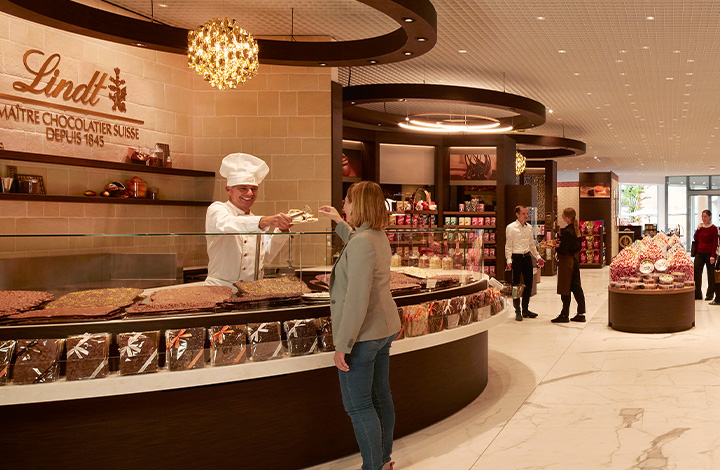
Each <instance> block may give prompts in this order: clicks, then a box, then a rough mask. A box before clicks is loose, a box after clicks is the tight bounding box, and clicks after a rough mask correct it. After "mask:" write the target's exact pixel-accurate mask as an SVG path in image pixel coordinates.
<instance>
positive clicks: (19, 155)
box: [0, 150, 215, 178]
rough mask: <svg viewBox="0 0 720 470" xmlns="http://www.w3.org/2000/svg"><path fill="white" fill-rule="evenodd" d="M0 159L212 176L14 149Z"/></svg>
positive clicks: (2, 152)
mask: <svg viewBox="0 0 720 470" xmlns="http://www.w3.org/2000/svg"><path fill="white" fill-rule="evenodd" d="M0 160H19V161H23V162H34V163H45V164H52V165H68V166H80V167H85V168H104V169H107V170H121V171H129V172H138V173H158V174H161V175H173V176H194V177H202V178H214V177H215V173H214V172H212V171H200V170H186V169H182V168H161V167H155V166H144V165H135V164H132V163H119V162H107V161H104V160H91V159H89V158H75V157H62V156H59V155H48V154H44V153H30V152H17V151H14V150H0Z"/></svg>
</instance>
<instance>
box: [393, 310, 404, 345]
mask: <svg viewBox="0 0 720 470" xmlns="http://www.w3.org/2000/svg"><path fill="white" fill-rule="evenodd" d="M397 311H398V316H399V317H400V325H401V326H400V331H399V332H398V334H397V337H395V340H396V341H397V340H399V339H403V338H404V337H405V312H404V311H403V308H402V307H398V309H397Z"/></svg>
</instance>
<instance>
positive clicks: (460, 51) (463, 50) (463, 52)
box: [458, 49, 467, 54]
mask: <svg viewBox="0 0 720 470" xmlns="http://www.w3.org/2000/svg"><path fill="white" fill-rule="evenodd" d="M458 52H459V53H460V54H465V53H466V52H467V51H466V50H465V49H460V50H459V51H458Z"/></svg>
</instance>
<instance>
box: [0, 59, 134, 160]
mask: <svg viewBox="0 0 720 470" xmlns="http://www.w3.org/2000/svg"><path fill="white" fill-rule="evenodd" d="M23 65H25V70H27V71H28V73H29V74H30V78H28V79H21V80H17V81H14V82H13V84H12V87H13V90H15V91H16V92H18V95H17V96H12V95H5V94H2V93H0V98H2V99H10V100H13V101H16V102H20V103H24V104H19V103H18V104H14V105H13V104H4V105H3V104H0V121H2V120H5V121H9V122H16V123H25V124H31V125H36V126H43V127H44V132H45V138H46V139H47V140H49V141H53V142H59V143H69V144H76V145H82V144H85V145H87V146H90V147H93V146H97V147H102V146H104V145H105V138H113V139H114V140H117V139H129V140H139V139H140V129H139V128H138V127H136V125H137V124H144V121H141V120H138V119H133V118H130V117H126V116H123V115H120V114H117V113H125V112H126V111H127V106H126V103H125V100H126V98H127V87H126V86H125V80H124V79H123V78H121V77H120V69H119V68H115V70H114V72H115V75H114V76H112V75H110V74H108V73H105V72H101V71H100V70H95V72H94V73H93V74H92V76H91V77H89V79H88V80H85V81H82V79H81V80H80V81H78V83H76V82H75V81H73V80H69V79H68V78H66V77H67V75H63V72H62V70H61V69H60V54H50V55H46V54H45V53H44V52H43V51H40V50H37V49H29V50H28V51H26V52H25V54H24V55H23ZM105 93H107V94H105ZM28 95H36V96H38V95H40V96H38V98H41V99H35V98H30V97H29V96H28ZM43 95H44V97H43ZM104 97H107V98H109V100H110V101H109V104H108V108H110V107H112V111H114V112H115V114H110V113H107V112H102V111H100V110H96V109H91V108H87V107H77V106H73V103H77V104H78V105H80V104H82V105H86V106H90V107H95V108H97V106H96V105H97V104H98V103H100V102H101V98H104ZM58 99H59V100H61V102H60V103H59V102H58ZM28 105H30V106H28ZM33 105H38V106H41V107H42V108H50V109H55V110H60V111H59V112H56V111H48V110H45V109H37V108H34V107H32V106H33ZM110 105H112V106H110ZM68 111H69V112H71V113H72V114H69V113H67V112H68ZM108 111H109V110H108ZM77 114H81V115H82V116H78V115H77ZM109 121H110V122H109ZM112 121H121V122H123V124H118V123H117V122H112Z"/></svg>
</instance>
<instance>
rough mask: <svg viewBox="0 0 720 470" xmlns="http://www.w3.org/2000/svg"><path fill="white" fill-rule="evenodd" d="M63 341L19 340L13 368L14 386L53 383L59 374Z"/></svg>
mask: <svg viewBox="0 0 720 470" xmlns="http://www.w3.org/2000/svg"><path fill="white" fill-rule="evenodd" d="M64 344H65V340H63V339H21V340H18V342H17V358H16V359H15V366H14V367H13V378H12V381H13V383H15V384H31V383H45V382H54V381H55V380H57V378H58V376H59V374H60V357H61V356H62V353H63V346H64Z"/></svg>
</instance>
